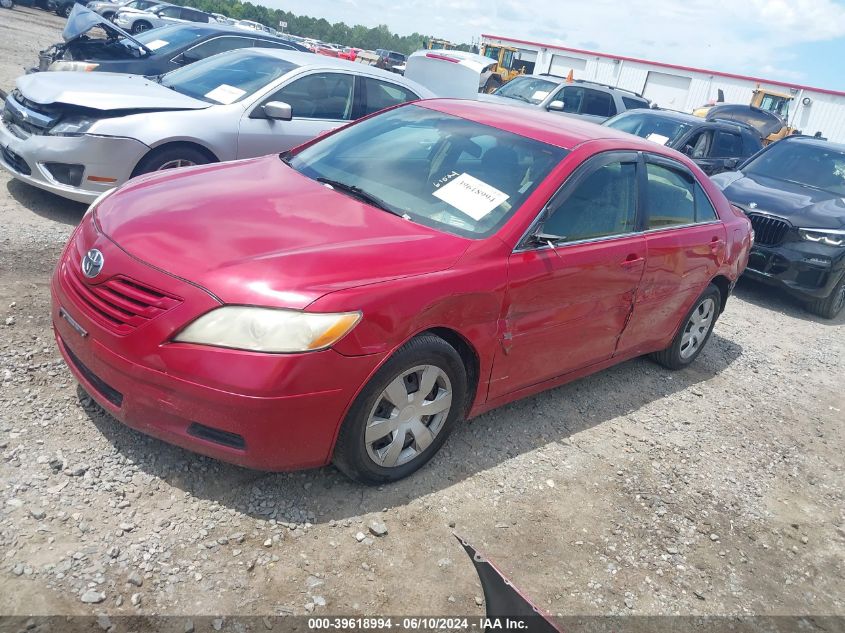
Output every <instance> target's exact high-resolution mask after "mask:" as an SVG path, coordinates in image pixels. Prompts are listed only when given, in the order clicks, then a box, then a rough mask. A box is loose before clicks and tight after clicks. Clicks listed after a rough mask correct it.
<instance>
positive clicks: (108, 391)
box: [62, 342, 123, 408]
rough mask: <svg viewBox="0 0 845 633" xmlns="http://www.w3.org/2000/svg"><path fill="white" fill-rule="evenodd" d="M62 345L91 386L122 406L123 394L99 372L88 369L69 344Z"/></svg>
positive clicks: (116, 404)
mask: <svg viewBox="0 0 845 633" xmlns="http://www.w3.org/2000/svg"><path fill="white" fill-rule="evenodd" d="M62 345H63V347H64V348H65V352H67V355H68V358H70V362H71V363H73V366H74V367H76V369H77V371H78V372H79V373H80V374H82V377H83V378H85V380H87V381H88V382H89V383H91V386H92V387H94V388H95V389H96V390H97V392H98V393H99V394H100V395H101V396H103V397H104V398H105V399H106V400H108V401H109V402H111V403H112V404H113V405H114V406H116V407H118V408H120V406H121V405H122V404H123V394H122V393H120V392H119V391H118V390H117V389H115V388H114V387H112V386H110V385H108V384H106V383H105V382H103V380H102V379H101V378H100V377H99V376H97V374H95V373H94V372H93V371H91V370H90V369H88V367H86V366H85V365H84V364H83V362H82V361H81V360H79V358H78V357H77V356H76V354H74V353H73V352H72V351H70V348H69V347H68V346H67V345H64V342H63V343H62Z"/></svg>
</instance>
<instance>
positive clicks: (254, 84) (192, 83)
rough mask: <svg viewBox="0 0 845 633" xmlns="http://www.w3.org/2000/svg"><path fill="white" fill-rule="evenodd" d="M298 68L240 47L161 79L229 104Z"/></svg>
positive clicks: (170, 85)
mask: <svg viewBox="0 0 845 633" xmlns="http://www.w3.org/2000/svg"><path fill="white" fill-rule="evenodd" d="M156 32H158V29H156ZM295 68H297V65H296V64H294V63H291V62H288V61H285V60H283V59H279V58H277V57H270V56H268V55H262V54H261V53H256V52H252V50H251V49H241V50H238V51H232V52H231V53H230V54H229V55H219V56H217V55H215V56H213V57H208V58H206V59H202V60H200V61H198V62H196V63H194V64H190V65H189V66H185V67H184V68H179V69H177V70H173V71H171V72H169V73H167V74H166V75H164V76H163V77H162V78H161V85H162V86H165V87H166V88H172V89H173V90H175V91H176V92H180V93H182V94H185V95H188V96H189V97H194V98H195V99H200V100H201V101H206V102H208V103H214V104H221V103H222V104H229V103H235V102H237V101H241V100H243V99H245V98H246V97H248V96H250V95H252V94H254V93H255V92H257V91H258V90H261V89H262V88H264V87H265V86H267V85H268V84H270V83H272V82H274V81H275V80H276V79H279V78H280V77H282V76H284V75H286V74H287V73H289V72H290V71H292V70H294V69H295Z"/></svg>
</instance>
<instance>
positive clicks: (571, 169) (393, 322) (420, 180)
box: [0, 9, 845, 484]
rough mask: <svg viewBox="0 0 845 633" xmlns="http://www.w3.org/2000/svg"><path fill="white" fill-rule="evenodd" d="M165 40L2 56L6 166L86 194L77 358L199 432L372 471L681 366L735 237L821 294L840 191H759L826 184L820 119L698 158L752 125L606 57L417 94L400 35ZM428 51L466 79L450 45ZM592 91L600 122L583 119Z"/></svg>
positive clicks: (109, 402) (68, 353) (271, 458)
mask: <svg viewBox="0 0 845 633" xmlns="http://www.w3.org/2000/svg"><path fill="white" fill-rule="evenodd" d="M74 11H75V12H77V14H79V13H82V15H83V17H84V16H85V15H86V13H87V14H90V12H84V10H80V9H75V10H74ZM74 17H78V15H77V16H74V15H72V16H71V18H72V19H73V18H74ZM89 19H90V17H89ZM98 20H99V18H98ZM99 23H101V21H100V22H99ZM198 27H204V28H207V25H170V26H165V27H160V28H157V29H155V30H151V31H149V33H142V34H141V35H139V36H138V37H133V36H131V35H129V34H124V37H123V39H122V40H121V39H116V41H115V42H113V43H112V46H124V47H127V46H128V47H129V48H132V49H133V50H135V51H136V52H137V56H138V58H139V59H140V58H141V57H146V56H147V55H148V54H150V53H152V52H155V48H156V47H155V46H154V45H153V41H154V40H152V41H151V40H148V39H143V38H147V37H155V38H156V39H158V40H160V41H163V42H165V44H162V45H161V46H160V48H162V49H163V48H164V47H165V46H166V45H169V44H170V39H175V35H174V34H175V33H177V31H176V30H173V31H167V30H166V29H182V30H184V29H187V28H190V29H196V28H198ZM216 28H218V29H225V28H226V27H222V26H217V27H216ZM178 32H179V33H181V32H182V31H178ZM227 33H229V32H228V31H227ZM165 34H166V37H165ZM221 37H223V36H221ZM225 37H231V35H226V36H225ZM127 38H129V39H127ZM168 38H170V39H168ZM142 39H143V41H142ZM124 40H125V41H124ZM208 41H212V40H208ZM200 45H201V44H200ZM144 50H146V51H147V52H144V53H142V51H144ZM178 54H179V55H181V56H182V57H183V59H184V62H183V64H182V67H180V68H176V69H175V70H171V71H170V72H166V73H163V74H157V75H147V76H142V75H137V74H135V75H119V74H110V73H104V72H101V68H100V66H97V67H96V68H93V69H89V70H93V71H94V72H47V73H33V74H30V75H27V76H25V77H21V78H20V79H18V81H17V84H16V88H15V90H14V91H13V92H12V93H11V94H10V95H9V96H8V98H7V99H6V101H5V106H4V110H3V123H2V125H0V166H2V167H3V168H5V169H6V170H7V171H9V172H10V173H11V174H12V175H13V176H14V177H15V178H17V179H18V180H21V181H24V182H28V183H30V184H32V185H35V186H37V187H40V188H42V189H46V190H48V191H52V192H54V193H57V194H59V195H62V196H65V197H67V198H71V199H75V200H81V201H87V202H91V205H90V207H89V210H88V212H87V213H86V214H85V216H84V217H83V219H82V222H81V225H80V227H79V228H78V229H77V231H75V233H74V234H73V236H72V237H71V239H70V242H69V243H68V245H67V247H66V249H65V251H64V252H63V253H62V255H61V258H60V261H59V262H58V265H57V267H56V270H55V273H54V276H53V279H52V293H53V312H52V318H53V323H54V326H55V331H56V339H57V343H58V345H59V349H60V350H61V353H62V355H63V356H64V358H65V360H66V362H67V363H68V366H69V367H70V369H71V371H72V372H73V373H74V375H75V376H76V378H77V380H79V382H80V383H81V384H82V385H83V387H84V388H85V389H86V391H88V392H89V393H90V394H91V396H92V397H93V398H94V399H95V400H96V401H97V402H98V403H100V405H101V406H103V407H104V408H105V409H106V410H108V411H109V412H110V413H112V414H113V415H114V416H115V417H117V418H118V419H120V420H122V421H123V422H124V423H126V424H128V425H130V426H132V427H134V428H137V429H139V430H141V431H143V432H145V433H149V434H151V435H155V436H157V437H160V438H162V439H164V440H166V441H169V442H172V443H175V444H178V445H180V446H184V447H186V448H189V449H191V450H194V451H197V452H199V453H203V454H206V455H210V456H212V457H216V458H219V459H222V460H225V461H230V462H233V463H237V464H241V465H244V466H249V467H254V468H261V469H268V470H287V469H294V468H306V467H313V466H320V465H324V464H328V463H334V464H335V465H337V467H338V468H340V469H341V470H342V471H343V472H345V473H347V474H348V475H349V476H350V477H352V478H353V479H355V480H358V481H361V482H365V483H370V484H378V483H383V482H389V481H394V480H396V479H399V478H402V477H405V476H407V475H409V474H411V473H412V472H414V471H416V470H417V469H419V468H420V467H422V466H423V465H424V464H425V463H427V462H428V460H430V459H431V458H432V457H433V456H434V454H435V453H436V452H437V451H438V449H439V448H440V447H441V446H442V445H443V443H444V442H445V441H446V439H447V437H448V435H449V433H450V432H451V430H452V429H453V428H454V427H455V426H456V424H457V423H458V421H459V420H460V419H462V418H468V417H473V416H475V415H479V414H480V413H483V412H485V411H488V410H490V409H492V408H495V407H498V406H500V405H502V404H505V403H507V402H511V401H513V400H516V399H518V398H522V397H525V396H527V395H531V394H533V393H537V392H539V391H541V390H543V389H547V388H550V387H553V386H556V385H559V384H563V383H566V382H569V381H571V380H574V379H576V378H579V377H582V376H585V375H587V374H591V373H594V372H596V371H599V370H601V369H603V368H606V367H609V366H611V365H613V364H616V363H619V362H622V361H624V360H627V359H630V358H633V357H636V356H641V355H644V354H649V355H651V357H652V358H653V359H654V360H656V361H657V362H659V363H661V364H662V365H664V366H665V367H667V368H670V369H680V368H683V367H686V366H688V365H689V364H690V363H692V362H693V361H694V360H695V359H696V358H697V357H698V355H699V354H701V353H702V350H703V349H704V348H705V345H706V343H707V341H708V339H709V337H710V335H711V333H712V331H713V327H714V325H715V322H716V320H717V319H718V317H719V315H720V314H721V313H722V311H723V310H724V309H725V307H726V305H727V302H728V299H729V297H730V295H731V292H732V290H733V288H734V285H735V284H736V282H737V280H738V278H739V277H740V275H741V274H743V272H744V271H745V270H746V266H747V265H748V262H749V259H750V258H752V259H753V258H757V259H758V260H759V261H760V262H761V263H760V264H755V266H758V267H757V268H755V270H757V271H758V272H759V273H760V274H761V275H763V276H765V277H766V278H767V279H771V280H779V281H782V282H783V283H785V284H787V285H790V284H791V287H792V288H793V289H794V290H796V291H798V288H799V286H800V285H801V284H804V286H808V285H809V284H810V282H811V281H812V283H814V284H816V288H817V294H818V300H819V301H821V300H822V297H821V294H822V293H823V292H826V291H827V290H828V289H830V291H831V292H832V293H833V294H834V295H836V293H837V292H839V290H838V288H839V287H840V286H841V284H842V282H841V274H840V277H839V278H838V281H837V279H836V278H835V275H836V274H838V273H837V272H836V271H837V270H841V267H842V262H843V259H842V256H841V253H842V251H843V248H842V240H841V238H842V236H843V230H841V228H830V229H828V228H824V227H822V225H821V223H822V222H823V221H826V220H824V218H826V215H825V214H826V213H829V214H830V216H834V215H835V211H836V209H837V204H838V205H840V206H841V205H842V195H845V191H843V192H842V193H841V194H840V195H839V199H838V203H837V202H836V201H834V200H833V198H830V197H828V198H824V197H823V196H822V194H821V193H818V194H817V197H816V203H814V204H815V206H814V209H815V210H814V211H813V212H812V213H809V212H807V213H805V214H804V215H803V216H802V217H804V218H810V220H811V221H807V222H804V223H803V224H801V225H800V228H796V229H795V231H794V234H793V233H792V232H791V231H790V230H789V229H787V230H786V231H785V232H782V233H781V234H776V230H780V229H777V226H775V225H774V224H772V223H771V222H772V219H771V215H770V213H769V211H768V209H769V207H770V206H771V204H772V203H770V202H769V200H767V199H765V198H764V197H763V195H762V193H761V191H762V188H763V187H778V186H781V185H780V183H781V182H787V181H788V182H790V183H791V184H790V185H789V186H794V187H799V186H800V187H804V188H810V189H812V191H814V192H821V191H829V192H830V193H831V194H833V192H835V191H838V187H840V185H841V182H840V181H841V178H842V173H843V168H845V162H843V160H842V156H843V155H845V154H843V153H842V152H841V151H840V150H839V148H837V147H836V146H833V145H830V144H827V143H824V142H822V141H810V140H806V139H798V138H794V137H793V138H790V139H787V140H786V141H781V142H778V143H775V144H772V145H770V146H768V147H766V148H765V149H763V150H761V151H759V152H757V153H755V154H754V155H753V156H752V157H751V158H750V159H748V161H746V162H745V163H743V165H741V166H740V170H742V169H745V172H743V171H739V172H726V173H724V174H722V175H720V176H716V177H715V178H716V180H711V179H710V178H709V177H708V176H707V174H705V172H704V171H703V170H702V168H701V167H700V166H699V165H698V164H696V161H699V162H701V163H702V165H704V166H705V167H707V163H706V162H705V161H706V160H709V159H713V160H715V159H720V158H722V157H719V156H715V155H712V152H710V148H711V147H716V146H717V144H718V143H723V144H724V143H725V142H726V141H724V139H722V137H721V136H720V135H721V134H723V133H724V134H729V135H730V134H736V135H737V136H738V138H739V144H740V146H741V147H742V151H743V152H744V151H746V148H745V145H744V143H745V136H744V135H745V134H746V132H748V130H746V129H745V128H744V127H742V126H740V125H738V124H736V123H728V122H725V123H722V122H707V121H704V120H701V119H699V120H697V121H695V122H691V121H688V120H687V119H685V118H684V117H676V116H674V115H672V116H668V115H666V113H661V112H653V111H652V110H649V109H647V107H646V106H647V105H648V103H647V102H646V101H645V100H644V99H642V98H641V97H640V96H639V95H636V94H633V93H625V92H624V91H618V90H615V89H613V88H611V87H607V86H601V85H600V84H594V83H591V82H569V81H566V80H565V79H558V78H549V77H547V76H530V77H529V76H523V77H520V78H518V79H520V81H521V82H522V81H530V82H535V83H533V84H531V85H525V86H520V85H519V84H515V85H514V86H512V87H511V89H510V90H504V91H503V92H504V94H497V95H494V96H493V100H494V101H496V103H493V102H490V100H488V99H479V98H475V99H446V98H441V99H433V98H432V97H435V96H446V95H444V93H442V92H435V91H433V90H434V89H433V88H432V86H431V85H423V84H422V83H417V82H415V81H414V80H413V79H414V78H413V71H414V68H415V66H414V64H413V63H412V62H413V61H414V59H413V56H412V59H411V60H409V62H408V73H407V74H406V76H404V77H402V76H399V75H397V74H394V73H390V72H387V71H384V70H381V69H378V68H375V67H372V66H368V65H366V64H360V63H351V62H349V61H346V60H343V59H340V58H337V57H331V56H325V55H314V54H312V53H309V52H302V51H291V50H282V49H280V48H272V47H271V48H268V47H265V46H264V45H263V44H262V42H259V41H255V42H252V43H251V45H250V46H247V47H240V48H238V49H237V50H226V51H224V52H220V53H219V54H216V55H211V56H206V57H204V58H201V59H197V60H194V59H192V58H191V56H187V57H185V53H184V51H183V52H181V53H178ZM425 57H426V60H428V61H430V62H432V63H435V64H436V63H441V64H442V67H443V71H442V72H444V73H446V72H449V71H450V70H451V71H453V72H455V73H456V76H457V77H462V78H466V77H469V78H470V79H471V81H470V84H469V92H470V93H474V92H475V91H476V90H477V86H478V84H479V78H478V73H476V74H474V75H472V74H467V73H470V72H471V70H472V69H471V68H470V67H469V66H466V67H465V66H462V65H461V64H460V63H456V62H453V61H451V59H450V58H447V57H446V56H443V55H439V54H438V53H436V52H433V51H426V52H425ZM71 61H75V62H76V61H79V62H86V60H77V59H74V60H71ZM86 63H87V62H86ZM424 68H425V69H426V72H427V73H430V72H431V70H432V69H433V68H436V66H433V65H430V64H429V65H424ZM423 76H425V77H426V78H429V79H430V78H432V77H431V75H430V74H428V75H426V74H424V75H423ZM514 81H516V80H514ZM540 81H545V82H546V83H545V84H541V83H539V82H540ZM448 84H449V82H448V81H441V82H440V85H442V86H446V85H448ZM507 86H508V84H506V85H505V86H504V87H503V88H506V87H507ZM545 88H548V89H547V90H546V89H545ZM532 90H533V92H532ZM543 92H545V94H541V93H543ZM529 93H530V94H529ZM508 95H510V96H508ZM520 97H521V98H520ZM555 97H559V98H555ZM626 99H627V100H628V102H627V103H626ZM598 101H602V102H603V103H604V104H605V106H606V109H605V110H603V111H602V115H601V116H602V117H603V118H608V117H611V116H612V115H614V114H617V115H619V118H618V119H616V121H617V122H618V121H621V122H622V123H621V124H618V123H613V124H610V122H609V123H608V124H607V125H604V126H599V125H595V124H594V123H592V122H591V120H590V117H597V116H599V115H597V114H594V113H593V111H592V110H591V108H592V107H593V106H592V105H590V104H593V103H597V102H598ZM555 102H559V105H558V104H557V103H555ZM621 112H624V114H619V113H621ZM370 115H371V116H370ZM639 115H643V116H644V115H655V116H657V117H658V118H657V119H649V118H647V117H646V118H642V117H640V118H638V117H639ZM661 117H662V118H661ZM358 119H360V120H358ZM356 120H357V122H355V121H356ZM611 121H613V119H611ZM693 123H694V124H693ZM670 124H673V125H675V126H676V127H677V128H678V129H674V128H673V129H674V132H672V133H671V134H670V133H669V132H671V131H672V130H670V127H671V126H670ZM619 127H621V128H622V129H614V128H619ZM681 128H682V129H681ZM628 131H631V132H636V134H639V136H637V135H636V134H631V133H628ZM701 139H705V140H701ZM676 147H677V148H678V149H680V150H682V151H677V150H676V149H675V148H676ZM687 148H690V149H687ZM714 151H715V150H714ZM708 152H710V153H708ZM716 153H717V154H718V152H716ZM234 159H242V160H234ZM787 159H788V161H790V162H789V163H788V165H785V164H784V161H785V160H787ZM811 160H812V161H815V162H814V163H813V165H812V168H809V167H808V166H807V161H811ZM231 161H233V162H231ZM802 165H803V166H804V168H805V169H806V174H805V175H802V174H803V172H801V166H802ZM725 166H726V167H730V165H728V164H727V163H726V164H725ZM174 168H178V169H174ZM778 170H780V171H778ZM825 170H828V171H825ZM819 174H826V176H825V177H824V178H822V177H821V176H819ZM836 178H839V179H840V181H837V180H836ZM743 182H745V184H743ZM721 189H724V190H725V192H726V193H727V194H728V197H729V198H730V199H736V198H739V197H742V196H743V195H745V196H747V198H748V199H747V200H746V201H745V202H744V203H742V204H743V206H742V207H740V206H735V205H732V204H731V203H730V202H729V199H728V198H726V197H725V194H723V193H722V191H721ZM740 192H742V193H740ZM749 192H750V193H749ZM807 195H808V194H807V193H806V192H803V190H801V191H800V192H799V191H796V195H795V205H796V207H797V206H800V205H801V204H805V206H806V199H807ZM752 202H753V203H754V204H753V205H752ZM758 207H759V208H760V209H762V211H759V212H758V211H756V209H757V208H758ZM233 211H235V212H233ZM758 216H759V217H758ZM796 217H797V216H796ZM752 225H753V226H754V227H755V228H754V230H752ZM778 226H779V225H778ZM789 226H792V224H789ZM755 231H756V232H757V234H758V235H760V236H761V237H760V242H761V243H760V244H754V232H755ZM767 231H768V232H767ZM777 235H781V236H782V242H780V243H779V244H781V245H782V248H780V247H778V245H777V244H775V243H774V242H773V241H771V240H775V238H776V237H777ZM761 248H764V249H769V250H767V251H763V250H761ZM837 249H838V250H837ZM837 253H838V254H839V255H836V254H837ZM784 258H785V259H788V260H789V262H790V266H791V272H784V273H783V276H782V277H778V275H779V274H780V269H778V270H775V268H774V267H775V265H776V262H777V263H779V262H781V260H782V259H784ZM764 260H765V262H764ZM824 266H827V268H826V269H825V271H826V272H825V273H824V274H823V275H822V274H819V275H818V276H817V277H815V278H813V279H812V280H811V279H810V278H809V275H808V274H807V271H808V270H810V269H813V270H815V271H817V272H818V270H821V269H822V268H823V267H824ZM761 267H762V268H761ZM837 267H839V268H837ZM837 284H839V286H837ZM802 289H803V287H802ZM844 294H845V293H844ZM813 296H816V295H813ZM836 296H837V297H838V295H836ZM824 300H825V301H827V300H828V299H824ZM831 301H832V303H831V304H830V305H834V304H837V302H839V299H838V298H835V299H833V300H831ZM814 305H815V304H814ZM834 307H835V305H834ZM831 309H832V308H831ZM165 403H166V404H165Z"/></svg>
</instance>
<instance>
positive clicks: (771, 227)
mask: <svg viewBox="0 0 845 633" xmlns="http://www.w3.org/2000/svg"><path fill="white" fill-rule="evenodd" d="M748 219H749V220H751V226H752V227H753V228H754V242H755V243H757V244H761V245H763V246H777V245H778V244H780V243H781V242H783V239H784V238H785V237H786V234H787V232H788V231H789V226H790V225H789V222H787V221H786V220H781V219H778V218H773V217H771V216H769V215H762V214H760V213H749V214H748Z"/></svg>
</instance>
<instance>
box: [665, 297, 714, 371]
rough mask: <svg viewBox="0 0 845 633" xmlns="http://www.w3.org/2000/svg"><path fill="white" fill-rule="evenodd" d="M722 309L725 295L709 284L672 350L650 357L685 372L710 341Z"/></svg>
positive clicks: (688, 315) (696, 301)
mask: <svg viewBox="0 0 845 633" xmlns="http://www.w3.org/2000/svg"><path fill="white" fill-rule="evenodd" d="M721 305H722V294H721V293H720V292H719V289H718V288H717V287H716V286H714V285H713V284H709V285H708V286H707V288H705V289H704V292H703V293H701V296H700V297H699V298H698V299H696V300H695V303H694V304H693V306H692V308H691V309H690V311H689V312H687V314H686V316H685V317H684V320H683V321H681V327H679V328H678V331H677V333H676V334H675V338H673V339H672V343H671V344H670V345H669V347H667V348H666V349H664V350H661V351H659V352H654V353H653V354H650V358H651V359H652V360H653V361H655V362H657V363H659V364H661V365H663V366H664V367H666V368H667V369H673V370H675V369H683V368H684V367H686V366H687V365H689V364H690V363H692V362H693V361H694V360H695V359H696V358H698V355H699V354H700V353H701V350H703V349H704V346H705V345H706V344H707V341H708V340H710V335H711V334H712V333H713V326H715V325H716V319H717V318H718V317H719V306H721Z"/></svg>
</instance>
